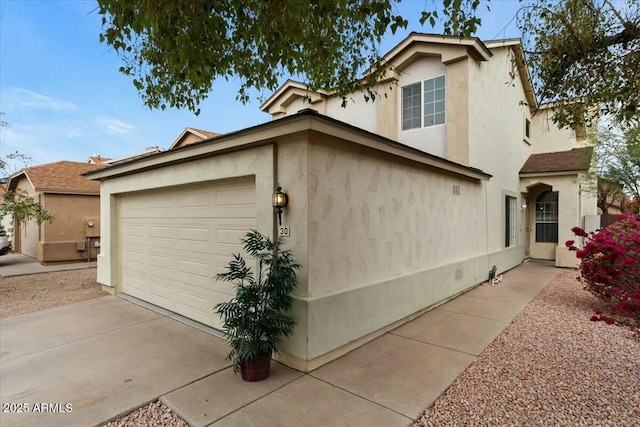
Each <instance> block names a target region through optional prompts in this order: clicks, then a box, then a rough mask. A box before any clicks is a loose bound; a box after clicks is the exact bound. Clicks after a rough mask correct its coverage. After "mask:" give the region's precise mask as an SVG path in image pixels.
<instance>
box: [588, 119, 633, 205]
mask: <svg viewBox="0 0 640 427" xmlns="http://www.w3.org/2000/svg"><path fill="white" fill-rule="evenodd" d="M590 140H591V141H593V142H594V143H595V156H596V164H595V170H594V173H595V174H596V175H597V178H598V179H597V182H598V189H597V193H598V206H599V207H600V209H602V211H603V213H607V208H608V207H609V206H610V205H611V204H612V201H613V200H614V199H616V200H618V201H619V200H621V199H623V198H624V196H627V197H630V198H631V199H640V125H639V124H638V123H637V122H635V123H625V122H620V121H618V120H614V121H613V122H612V123H611V124H606V125H605V124H601V125H600V126H599V127H598V128H597V130H596V131H594V132H593V133H592V134H591V135H590Z"/></svg>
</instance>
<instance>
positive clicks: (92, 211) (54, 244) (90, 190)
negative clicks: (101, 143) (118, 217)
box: [7, 161, 104, 262]
mask: <svg viewBox="0 0 640 427" xmlns="http://www.w3.org/2000/svg"><path fill="white" fill-rule="evenodd" d="M103 167H104V166H103V165H95V164H88V163H79V162H70V161H60V162H55V163H47V164H44V165H40V166H32V167H28V168H24V169H22V170H21V171H19V172H17V173H15V174H14V175H12V176H11V177H10V178H9V182H8V184H7V190H8V191H17V190H25V191H26V192H27V193H28V194H29V195H30V196H31V197H33V199H34V200H36V201H37V202H39V203H40V204H41V206H42V207H43V208H44V209H45V210H47V211H48V212H51V213H52V214H53V215H55V220H54V221H53V222H52V223H48V222H44V223H42V224H40V225H38V224H37V223H36V222H35V221H29V222H27V223H26V224H22V223H20V222H18V221H15V222H14V224H13V228H14V233H13V250H14V252H16V253H22V254H25V255H28V256H30V257H33V258H36V259H37V260H38V261H40V262H57V261H80V260H87V259H95V258H96V257H97V255H98V252H99V245H100V186H99V185H98V183H96V182H94V181H89V180H87V179H86V178H85V177H83V176H82V175H81V174H83V173H86V172H89V171H93V170H97V169H102V168H103Z"/></svg>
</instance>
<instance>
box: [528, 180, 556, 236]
mask: <svg viewBox="0 0 640 427" xmlns="http://www.w3.org/2000/svg"><path fill="white" fill-rule="evenodd" d="M549 194H551V195H552V197H555V200H552V201H549V200H544V199H545V198H546V196H547V195H549ZM553 195H554V196H553ZM559 201H560V194H559V192H557V191H551V190H549V191H543V192H542V193H540V194H538V196H537V197H536V204H535V214H534V221H535V241H536V243H556V244H557V243H558V239H559V236H558V229H559V227H558V222H559V216H560V215H559ZM549 230H551V232H550V231H549ZM549 236H551V238H549ZM554 239H555V240H554Z"/></svg>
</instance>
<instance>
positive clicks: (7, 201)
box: [0, 190, 55, 225]
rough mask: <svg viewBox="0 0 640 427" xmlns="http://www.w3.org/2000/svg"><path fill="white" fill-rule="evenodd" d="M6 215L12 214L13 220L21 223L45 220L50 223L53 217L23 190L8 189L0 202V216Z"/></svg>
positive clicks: (39, 222) (40, 222)
mask: <svg viewBox="0 0 640 427" xmlns="http://www.w3.org/2000/svg"><path fill="white" fill-rule="evenodd" d="M6 215H12V216H13V219H14V221H18V222H20V223H21V224H23V225H25V224H26V223H27V222H29V221H35V222H37V223H38V224H42V223H43V222H45V221H47V222H49V223H51V222H53V220H54V219H55V216H54V215H53V214H52V213H50V212H48V211H47V210H45V209H43V207H42V205H40V203H38V202H36V201H35V200H34V198H33V197H31V196H30V195H29V193H27V192H26V191H25V190H17V191H9V192H7V194H5V196H4V200H2V203H0V217H5V216H6Z"/></svg>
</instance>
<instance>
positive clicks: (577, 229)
mask: <svg viewBox="0 0 640 427" xmlns="http://www.w3.org/2000/svg"><path fill="white" fill-rule="evenodd" d="M571 231H573V234H575V235H576V236H580V237H587V236H589V235H588V234H587V232H586V231H584V229H583V228H580V227H573V228H572V229H571Z"/></svg>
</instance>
